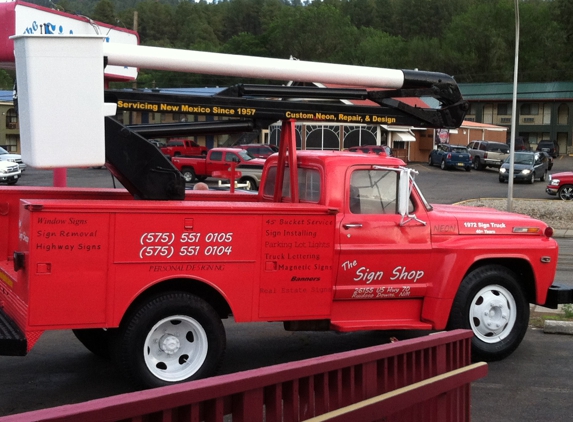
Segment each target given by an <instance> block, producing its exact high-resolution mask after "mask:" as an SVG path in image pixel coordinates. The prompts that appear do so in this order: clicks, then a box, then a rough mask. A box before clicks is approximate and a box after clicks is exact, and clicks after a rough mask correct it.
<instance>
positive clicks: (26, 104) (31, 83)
mask: <svg viewBox="0 0 573 422" xmlns="http://www.w3.org/2000/svg"><path fill="white" fill-rule="evenodd" d="M13 39H14V50H15V51H14V53H15V57H16V81H17V84H18V85H17V89H18V114H19V119H20V139H21V145H22V159H23V161H24V162H26V163H27V164H28V165H30V166H32V167H37V168H57V167H88V166H100V165H103V164H104V163H105V141H104V132H105V129H104V110H105V106H104V72H103V68H104V63H103V44H104V42H103V37H102V36H98V35H86V36H77V35H74V36H65V35H57V36H50V35H18V36H15V37H13Z"/></svg>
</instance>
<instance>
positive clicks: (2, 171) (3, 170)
mask: <svg viewBox="0 0 573 422" xmlns="http://www.w3.org/2000/svg"><path fill="white" fill-rule="evenodd" d="M6 173H8V170H6V169H0V174H6Z"/></svg>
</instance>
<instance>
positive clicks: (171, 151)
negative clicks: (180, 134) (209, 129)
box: [159, 139, 207, 157]
mask: <svg viewBox="0 0 573 422" xmlns="http://www.w3.org/2000/svg"><path fill="white" fill-rule="evenodd" d="M159 149H160V150H161V152H162V153H163V154H165V155H168V156H170V157H179V156H181V155H184V156H193V155H206V154H207V148H206V147H204V146H201V145H199V144H198V143H197V142H195V141H190V140H188V139H170V140H169V141H167V144H166V145H165V146H164V147H161V148H159Z"/></svg>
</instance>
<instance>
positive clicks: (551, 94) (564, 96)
mask: <svg viewBox="0 0 573 422" xmlns="http://www.w3.org/2000/svg"><path fill="white" fill-rule="evenodd" d="M459 87H460V90H461V92H462V95H463V97H464V99H465V100H467V101H469V103H470V110H469V112H468V114H467V115H466V120H471V121H475V122H481V123H486V124H493V125H499V126H503V127H506V128H507V129H508V130H507V135H508V139H509V136H510V135H511V133H510V130H509V128H510V127H511V121H512V117H513V115H514V110H512V101H513V84H511V83H489V84H482V83H480V84H477V83H476V84H459ZM515 116H516V138H520V139H522V140H523V141H525V142H526V143H528V144H529V146H530V148H531V149H535V147H536V146H537V144H538V143H539V142H540V141H553V142H555V143H556V144H557V146H558V148H559V154H573V146H572V133H573V82H550V83H519V84H518V87H517V110H516V113H515Z"/></svg>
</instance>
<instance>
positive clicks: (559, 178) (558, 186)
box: [545, 171, 573, 201]
mask: <svg viewBox="0 0 573 422" xmlns="http://www.w3.org/2000/svg"><path fill="white" fill-rule="evenodd" d="M545 192H547V193H548V194H549V195H557V196H558V197H559V198H561V199H562V200H564V201H571V200H573V172H571V171H565V172H562V173H555V174H550V175H549V184H548V185H547V188H545Z"/></svg>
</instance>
